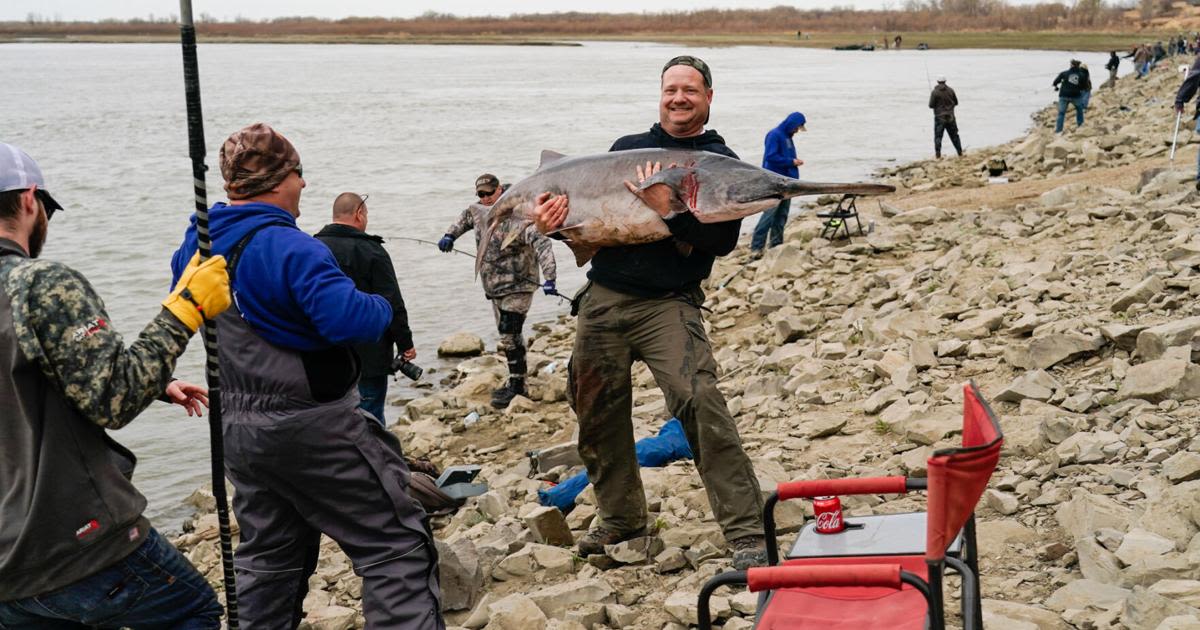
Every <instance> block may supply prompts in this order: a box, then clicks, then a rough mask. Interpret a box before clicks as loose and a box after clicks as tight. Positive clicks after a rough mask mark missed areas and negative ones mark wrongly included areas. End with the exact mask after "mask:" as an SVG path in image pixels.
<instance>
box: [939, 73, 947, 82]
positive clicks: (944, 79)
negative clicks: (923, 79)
mask: <svg viewBox="0 0 1200 630" xmlns="http://www.w3.org/2000/svg"><path fill="white" fill-rule="evenodd" d="M937 82H938V83H945V82H946V75H944V74H939V75H938V78H937Z"/></svg>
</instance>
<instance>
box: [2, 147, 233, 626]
mask: <svg viewBox="0 0 1200 630" xmlns="http://www.w3.org/2000/svg"><path fill="white" fill-rule="evenodd" d="M61 209H62V206H61V205H59V204H58V202H57V201H55V200H54V198H53V197H51V196H50V193H48V192H46V182H45V180H44V179H43V178H42V171H41V169H39V168H38V165H37V163H35V162H34V161H33V159H32V158H30V157H29V155H27V154H26V153H25V152H24V151H22V150H20V149H18V148H17V147H14V146H12V145H9V144H3V143H0V409H3V410H4V411H3V413H0V462H3V464H2V465H0V488H3V491H0V628H83V627H93V626H96V625H101V624H102V625H104V626H105V627H114V628H116V627H124V626H130V627H135V628H151V627H153V628H168V627H170V628H184V627H186V628H197V629H199V628H220V627H221V606H220V604H219V603H218V602H217V597H216V594H215V593H213V590H212V588H210V587H209V585H208V583H207V582H206V581H205V579H204V577H203V576H201V575H200V573H199V572H197V571H196V569H195V568H194V567H192V565H191V564H190V563H188V561H187V559H186V558H184V557H183V555H182V554H180V553H179V551H178V550H177V549H175V548H174V547H172V546H171V544H170V543H168V542H167V541H166V540H165V539H163V538H162V537H161V536H159V534H158V532H156V531H155V530H154V529H153V528H152V527H151V526H150V523H149V521H147V520H146V517H145V516H143V514H142V512H143V511H144V510H145V508H146V498H145V497H143V496H142V495H141V493H139V492H138V491H137V489H136V488H134V487H133V484H132V483H130V481H129V479H130V477H131V476H132V475H133V466H134V462H135V461H136V460H135V458H134V456H133V454H132V453H130V452H129V451H128V450H126V449H125V448H124V447H122V446H121V445H120V444H117V443H116V442H115V441H113V439H112V438H111V437H109V435H108V433H107V432H106V431H105V429H119V428H121V427H123V426H125V425H126V424H128V423H129V422H130V421H131V420H133V419H134V418H135V417H136V416H137V415H138V414H139V413H141V412H142V410H143V409H145V408H146V407H147V406H148V405H149V404H150V403H151V402H153V401H154V400H155V399H157V398H163V399H165V400H168V401H169V402H174V403H176V404H179V405H182V406H183V407H185V408H186V409H187V410H188V414H189V415H191V414H192V413H200V411H201V407H202V405H206V404H207V402H208V399H207V392H206V391H205V390H204V389H203V388H201V387H198V386H196V385H191V384H188V383H184V382H182V381H173V380H172V379H171V371H172V370H173V369H174V367H175V360H176V359H177V358H178V357H179V355H181V354H183V351H184V349H185V348H187V343H188V339H189V338H190V337H191V336H192V334H193V333H195V332H196V329H197V328H199V327H200V325H201V324H202V323H203V321H204V319H205V318H206V317H216V316H217V315H219V314H220V313H221V312H222V311H224V310H225V309H226V308H227V307H228V306H229V304H230V300H231V298H230V295H229V277H228V275H227V274H226V272H225V259H224V258H222V257H220V256H216V257H213V258H210V259H208V260H207V261H205V262H204V263H203V264H200V262H199V258H198V257H196V258H193V259H192V261H191V263H190V264H189V265H188V267H187V270H186V271H185V273H183V274H182V275H181V277H180V279H179V282H178V283H177V284H176V285H175V290H174V291H172V292H171V294H170V295H168V296H167V299H166V300H164V301H163V303H162V304H163V309H162V310H161V311H160V312H159V313H158V314H157V315H156V316H155V317H154V319H153V320H151V321H150V323H149V324H147V325H146V327H145V328H144V329H143V330H142V332H141V334H140V335H138V338H137V340H135V341H134V342H133V343H132V344H130V345H129V346H128V347H126V346H125V343H124V341H122V339H121V335H120V334H118V333H117V331H116V330H115V329H114V328H113V326H112V324H111V322H110V320H109V317H108V313H107V312H105V309H104V303H103V302H102V301H101V300H100V296H98V295H96V292H95V290H94V289H92V286H91V285H90V284H89V283H88V281H87V280H86V279H85V278H84V277H83V276H82V275H81V274H80V273H79V272H77V271H75V270H73V269H71V268H69V267H67V266H66V265H63V264H60V263H56V262H52V261H47V260H38V259H37V258H38V255H39V254H40V253H41V250H42V245H43V244H44V243H45V241H46V232H47V229H48V225H49V222H50V217H51V216H53V215H54V213H55V211H57V210H61Z"/></svg>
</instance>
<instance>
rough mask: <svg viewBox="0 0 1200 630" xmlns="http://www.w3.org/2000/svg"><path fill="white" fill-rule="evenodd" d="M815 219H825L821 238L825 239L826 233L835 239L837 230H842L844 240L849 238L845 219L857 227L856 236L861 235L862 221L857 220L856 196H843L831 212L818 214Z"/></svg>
mask: <svg viewBox="0 0 1200 630" xmlns="http://www.w3.org/2000/svg"><path fill="white" fill-rule="evenodd" d="M817 218H820V219H825V226H824V227H822V228H821V238H825V234H826V233H830V234H829V235H830V236H832V237H833V238H837V233H838V230H843V231H844V232H845V233H846V238H850V224H849V223H847V222H846V220H847V219H854V223H855V224H856V225H858V235H859V236H862V234H863V227H862V221H860V220H859V218H858V195H853V194H849V195H845V196H844V197H842V199H841V200H840V201H838V205H837V208H834V209H833V211H832V212H818V213H817ZM834 221H838V223H834Z"/></svg>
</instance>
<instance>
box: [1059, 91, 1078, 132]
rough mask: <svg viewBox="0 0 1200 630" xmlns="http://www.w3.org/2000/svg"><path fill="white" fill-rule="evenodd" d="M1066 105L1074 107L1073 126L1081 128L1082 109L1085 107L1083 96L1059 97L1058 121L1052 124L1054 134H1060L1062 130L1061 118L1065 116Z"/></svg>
mask: <svg viewBox="0 0 1200 630" xmlns="http://www.w3.org/2000/svg"><path fill="white" fill-rule="evenodd" d="M1067 105H1074V106H1075V126H1076V127H1082V126H1083V108H1084V107H1085V105H1084V103H1083V95H1080V96H1075V97H1070V98H1068V97H1066V96H1060V97H1058V120H1056V121H1055V123H1054V133H1060V132H1062V130H1063V118H1066V116H1067Z"/></svg>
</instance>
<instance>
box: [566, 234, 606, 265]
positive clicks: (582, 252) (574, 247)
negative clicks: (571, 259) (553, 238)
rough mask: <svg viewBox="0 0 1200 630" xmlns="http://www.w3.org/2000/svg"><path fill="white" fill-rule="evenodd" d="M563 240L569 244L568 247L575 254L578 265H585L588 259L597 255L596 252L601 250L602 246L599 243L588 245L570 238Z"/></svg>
mask: <svg viewBox="0 0 1200 630" xmlns="http://www.w3.org/2000/svg"><path fill="white" fill-rule="evenodd" d="M563 242H564V243H566V244H567V247H570V248H571V253H572V254H575V266H576V267H582V266H584V265H585V264H587V261H589V260H591V259H592V257H593V256H595V255H596V252H598V251H600V247H599V246H597V245H587V244H584V243H580V242H579V241H572V240H570V239H568V240H566V241H563Z"/></svg>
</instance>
